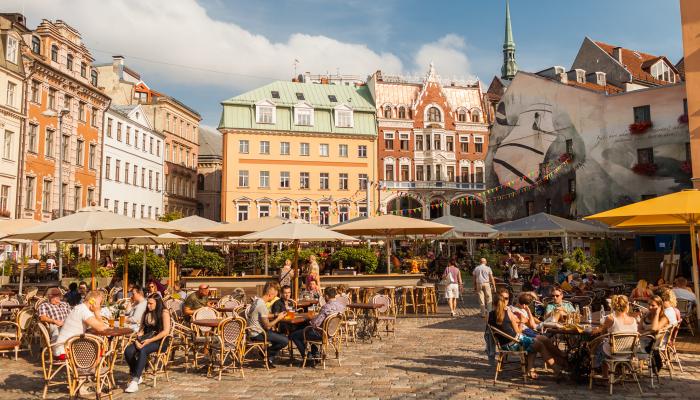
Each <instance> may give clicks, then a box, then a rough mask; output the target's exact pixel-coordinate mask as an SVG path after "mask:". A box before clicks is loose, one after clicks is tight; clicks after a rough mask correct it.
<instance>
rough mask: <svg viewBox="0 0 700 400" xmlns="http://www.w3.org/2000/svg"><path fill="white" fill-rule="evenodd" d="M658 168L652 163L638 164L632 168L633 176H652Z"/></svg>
mask: <svg viewBox="0 0 700 400" xmlns="http://www.w3.org/2000/svg"><path fill="white" fill-rule="evenodd" d="M657 169H659V167H658V166H657V165H656V164H653V163H639V164H636V165H635V166H634V167H632V171H634V173H635V174H639V175H646V176H653V175H654V174H656V170H657Z"/></svg>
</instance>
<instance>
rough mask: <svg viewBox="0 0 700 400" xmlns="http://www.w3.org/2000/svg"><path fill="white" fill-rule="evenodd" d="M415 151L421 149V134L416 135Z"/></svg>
mask: <svg viewBox="0 0 700 400" xmlns="http://www.w3.org/2000/svg"><path fill="white" fill-rule="evenodd" d="M416 151H423V135H416Z"/></svg>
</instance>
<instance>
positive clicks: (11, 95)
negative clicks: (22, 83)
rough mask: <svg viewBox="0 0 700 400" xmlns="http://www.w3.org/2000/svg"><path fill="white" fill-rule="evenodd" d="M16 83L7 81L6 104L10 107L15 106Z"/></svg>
mask: <svg viewBox="0 0 700 400" xmlns="http://www.w3.org/2000/svg"><path fill="white" fill-rule="evenodd" d="M16 89H17V85H16V84H14V83H12V82H7V103H6V104H7V105H8V106H10V107H14V106H15V91H16Z"/></svg>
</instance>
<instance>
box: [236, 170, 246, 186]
mask: <svg viewBox="0 0 700 400" xmlns="http://www.w3.org/2000/svg"><path fill="white" fill-rule="evenodd" d="M238 186H239V187H244V188H245V187H248V171H246V170H241V171H238Z"/></svg>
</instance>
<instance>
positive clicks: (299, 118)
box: [294, 104, 314, 126]
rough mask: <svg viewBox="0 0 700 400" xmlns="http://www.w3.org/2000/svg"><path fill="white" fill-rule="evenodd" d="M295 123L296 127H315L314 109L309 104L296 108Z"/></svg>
mask: <svg viewBox="0 0 700 400" xmlns="http://www.w3.org/2000/svg"><path fill="white" fill-rule="evenodd" d="M294 123H295V124H296V125H303V126H313V124H314V109H313V108H312V107H311V106H309V105H308V104H299V105H296V106H294Z"/></svg>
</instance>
